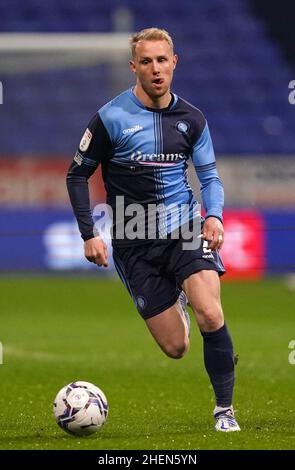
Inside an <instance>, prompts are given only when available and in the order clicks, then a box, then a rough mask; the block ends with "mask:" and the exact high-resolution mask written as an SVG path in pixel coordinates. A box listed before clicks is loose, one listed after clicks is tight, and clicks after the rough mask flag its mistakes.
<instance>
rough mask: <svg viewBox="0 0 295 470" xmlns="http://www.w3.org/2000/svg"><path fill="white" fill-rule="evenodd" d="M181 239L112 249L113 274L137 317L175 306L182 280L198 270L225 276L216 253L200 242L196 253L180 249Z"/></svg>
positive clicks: (152, 314)
mask: <svg viewBox="0 0 295 470" xmlns="http://www.w3.org/2000/svg"><path fill="white" fill-rule="evenodd" d="M182 243H183V240H182V239H181V238H180V239H178V240H171V239H170V240H152V241H150V242H147V243H145V244H137V245H136V244H135V245H134V246H128V247H117V246H116V247H114V248H113V258H114V262H115V266H116V269H117V272H118V274H119V276H120V278H121V280H122V282H123V284H124V285H125V287H126V288H127V289H128V291H129V293H130V295H131V297H132V299H133V301H134V303H135V305H136V308H137V310H138V312H139V313H140V315H141V316H142V317H143V318H144V319H145V320H146V319H148V318H151V317H153V316H155V315H158V314H159V313H161V312H163V311H164V310H166V309H167V308H169V307H171V306H172V305H174V304H175V302H176V300H177V299H178V296H179V294H180V292H181V285H182V283H183V281H184V280H185V279H186V278H187V277H189V276H190V275H191V274H193V273H196V272H198V271H202V270H213V271H217V272H218V273H219V275H222V274H224V273H225V269H224V266H223V263H222V260H221V258H220V256H219V253H218V252H217V251H213V252H211V251H208V249H207V248H206V244H205V247H204V246H203V245H204V241H203V240H202V242H201V244H200V247H199V248H198V249H196V250H183V245H182Z"/></svg>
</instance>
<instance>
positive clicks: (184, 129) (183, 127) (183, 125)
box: [176, 121, 190, 134]
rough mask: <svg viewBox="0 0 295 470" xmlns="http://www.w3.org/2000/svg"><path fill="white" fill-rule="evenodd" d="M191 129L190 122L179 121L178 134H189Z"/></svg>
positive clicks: (177, 124)
mask: <svg viewBox="0 0 295 470" xmlns="http://www.w3.org/2000/svg"><path fill="white" fill-rule="evenodd" d="M189 128H190V125H189V123H188V122H186V121H178V122H177V123H176V129H177V130H178V132H180V133H181V134H187V133H188V131H189Z"/></svg>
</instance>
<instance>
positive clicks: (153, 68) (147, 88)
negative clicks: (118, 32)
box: [130, 40, 177, 100]
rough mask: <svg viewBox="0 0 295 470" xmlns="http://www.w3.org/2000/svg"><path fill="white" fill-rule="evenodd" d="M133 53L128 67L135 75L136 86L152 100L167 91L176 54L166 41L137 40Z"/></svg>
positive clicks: (174, 65)
mask: <svg viewBox="0 0 295 470" xmlns="http://www.w3.org/2000/svg"><path fill="white" fill-rule="evenodd" d="M135 54H136V55H135V57H134V58H133V60H132V61H130V67H131V70H132V71H133V72H134V73H135V75H136V77H137V83H136V84H137V86H139V87H141V88H142V89H143V91H144V92H145V93H146V94H147V95H148V96H149V97H150V98H151V99H152V100H157V99H159V98H161V97H162V96H164V95H166V94H167V93H169V90H170V85H171V81H172V77H173V71H174V69H175V67H176V63H177V56H176V55H175V54H173V51H172V49H171V47H170V45H169V44H168V42H167V41H165V40H160V41H139V42H138V43H137V45H136V49H135Z"/></svg>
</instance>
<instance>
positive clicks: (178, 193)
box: [67, 89, 224, 244]
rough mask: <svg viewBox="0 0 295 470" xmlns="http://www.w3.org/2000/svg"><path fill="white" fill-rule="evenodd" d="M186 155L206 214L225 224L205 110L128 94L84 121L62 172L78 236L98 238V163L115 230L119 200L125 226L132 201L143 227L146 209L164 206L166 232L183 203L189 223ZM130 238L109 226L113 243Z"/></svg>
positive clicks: (191, 204) (190, 197)
mask: <svg viewBox="0 0 295 470" xmlns="http://www.w3.org/2000/svg"><path fill="white" fill-rule="evenodd" d="M190 158H191V159H192V162H193V164H194V167H195V170H196V173H197V176H198V179H199V181H200V189H201V196H202V202H203V206H204V209H205V211H206V217H209V216H214V217H217V218H219V219H220V220H221V221H222V210H223V201H224V193H223V185H222V182H221V180H220V178H219V176H218V173H217V169H216V161H215V155H214V150H213V145H212V140H211V137H210V132H209V128H208V124H207V122H206V119H205V117H204V116H203V114H202V112H201V111H200V110H199V109H197V108H195V107H194V106H193V105H191V104H190V103H188V102H186V101H185V100H183V99H182V98H180V97H179V96H177V95H176V94H174V93H173V94H172V93H171V102H170V104H169V106H168V107H167V108H164V109H153V108H148V107H146V106H144V105H143V104H142V103H141V101H140V100H139V99H138V98H137V97H136V96H135V94H134V93H133V91H132V89H129V90H126V91H124V92H123V93H122V94H120V95H119V96H117V97H116V98H114V99H113V100H112V101H110V102H108V103H107V104H105V105H104V106H103V107H102V108H100V109H99V110H98V112H97V113H96V114H95V115H94V116H93V118H92V119H91V121H90V123H89V124H88V127H87V129H86V131H85V133H84V135H83V137H82V139H81V142H80V145H79V148H78V150H77V152H76V154H75V156H74V159H73V162H72V164H71V166H70V168H69V171H68V175H67V187H68V192H69V196H70V200H71V203H72V206H73V210H74V213H75V216H76V218H77V221H78V225H79V229H80V232H81V236H82V238H83V239H84V240H88V239H90V238H92V237H94V236H95V231H94V222H93V218H92V215H91V209H90V201H89V191H88V179H89V177H90V176H91V175H92V174H93V173H94V172H95V170H96V168H97V167H98V166H99V165H100V164H101V166H102V175H103V180H104V184H105V189H106V194H107V204H109V206H110V207H111V209H112V211H113V220H114V227H115V226H116V223H118V218H117V217H116V214H117V212H118V203H119V204H121V205H122V201H123V206H124V207H123V214H124V215H123V218H124V221H123V223H124V224H125V226H126V224H127V223H128V221H130V219H131V218H132V214H131V212H130V211H128V209H127V210H126V208H128V206H129V207H130V205H131V204H133V206H131V208H134V204H139V205H140V207H141V208H142V209H143V211H144V213H145V216H144V218H143V222H144V221H146V217H147V213H148V210H149V206H153V207H154V206H161V207H165V208H167V207H169V208H170V216H171V214H172V216H171V217H170V222H169V223H168V225H167V227H168V229H167V230H168V232H172V231H173V230H175V228H177V225H178V224H179V225H180V224H181V223H182V220H181V219H180V218H179V211H178V208H179V207H180V206H185V207H187V208H188V209H187V211H186V214H187V217H188V218H189V219H192V218H193V217H194V210H193V209H194V207H195V205H196V204H197V201H196V199H195V196H194V194H193V192H192V189H191V187H190V185H189V183H188V178H187V166H188V160H189V159H190ZM171 208H172V209H171ZM120 209H122V207H121V208H120ZM167 227H166V228H167ZM144 233H145V236H144V237H141V238H142V239H141V242H142V243H144V242H145V241H147V240H148V238H149V237H148V230H147V228H146V229H145V230H144ZM118 238H119V237H118ZM134 241H135V240H129V239H127V237H126V236H124V237H123V239H122V237H121V238H120V239H117V237H116V229H114V231H113V243H118V244H120V243H121V244H128V243H129V244H130V243H131V244H132V243H134Z"/></svg>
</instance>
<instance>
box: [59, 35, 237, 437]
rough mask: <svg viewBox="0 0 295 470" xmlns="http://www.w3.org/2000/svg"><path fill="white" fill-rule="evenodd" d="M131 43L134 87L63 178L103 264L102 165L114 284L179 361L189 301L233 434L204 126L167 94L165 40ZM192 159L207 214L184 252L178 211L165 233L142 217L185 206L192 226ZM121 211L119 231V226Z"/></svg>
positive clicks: (169, 54)
mask: <svg viewBox="0 0 295 470" xmlns="http://www.w3.org/2000/svg"><path fill="white" fill-rule="evenodd" d="M130 45H131V51H132V59H131V60H130V68H131V71H132V72H133V73H134V75H135V77H136V84H135V86H134V87H133V88H132V89H129V90H126V91H124V92H123V93H122V94H120V95H119V96H117V97H115V98H114V99H113V100H112V101H110V102H109V103H107V104H105V105H104V106H103V107H102V108H100V109H99V110H98V112H97V113H96V114H95V115H94V117H93V118H92V119H91V121H90V123H89V125H88V128H87V129H86V131H85V133H84V135H83V137H82V139H81V142H80V146H79V149H78V150H77V152H76V154H75V156H74V160H73V162H72V164H71V166H70V169H69V172H68V175H67V186H68V191H69V195H70V199H71V203H72V206H73V210H74V213H75V216H76V218H77V221H78V225H79V229H80V231H81V236H82V238H83V240H84V252H85V256H86V258H87V259H88V260H89V261H90V262H93V263H96V264H97V265H98V266H107V263H108V253H107V248H106V244H105V243H104V241H103V240H102V239H101V238H100V236H99V233H96V230H95V227H94V222H93V219H92V216H91V211H90V202H89V192H88V183H87V181H88V178H89V177H90V176H91V175H92V174H93V173H94V171H95V170H96V168H97V167H98V165H99V164H101V165H102V175H103V179H104V183H105V188H106V193H107V203H108V205H109V206H110V207H111V209H112V211H113V234H112V236H113V241H112V243H113V258H114V262H115V266H116V269H117V272H118V274H119V276H120V278H121V280H122V281H123V283H124V285H125V286H126V288H127V289H128V291H129V293H130V295H131V296H132V298H133V301H134V303H135V305H136V307H137V309H138V311H139V313H140V315H141V316H142V318H143V319H144V320H145V322H146V325H147V327H148V329H149V330H150V332H151V334H152V335H153V337H154V339H155V340H156V342H157V343H158V344H159V346H160V347H161V349H162V350H163V351H164V352H165V353H166V354H167V355H168V356H169V357H171V358H175V359H178V358H181V357H182V356H183V355H184V354H185V353H186V352H187V350H188V347H189V316H188V313H187V311H186V303H187V300H188V302H189V304H190V306H191V308H192V310H193V313H194V315H195V318H196V321H197V324H198V326H199V329H200V332H201V335H202V337H203V343H204V363H205V368H206V371H207V373H208V375H209V378H210V380H211V383H212V386H213V389H214V393H215V400H216V406H215V409H214V411H213V414H214V417H215V429H216V430H217V431H222V432H228V431H239V430H240V428H239V425H238V423H237V421H236V419H235V416H234V411H233V406H232V397H233V388H234V365H235V364H234V354H233V345H232V340H231V336H230V333H229V331H228V328H227V326H226V324H225V322H224V317H223V311H222V306H221V300H220V281H219V276H220V275H221V274H223V273H224V272H225V270H224V267H223V264H222V261H221V258H220V256H219V250H220V248H221V246H222V244H223V235H224V231H223V223H222V210H223V199H224V195H223V185H222V182H221V181H220V178H219V176H218V173H217V169H216V161H215V155H214V150H213V146H212V141H211V137H210V133H209V129H208V124H207V122H206V119H205V118H204V116H203V114H202V113H201V111H200V110H199V109H197V108H195V107H194V106H193V105H191V104H190V103H188V102H186V101H184V100H183V99H182V98H180V97H179V96H177V95H176V94H175V93H172V92H171V91H170V86H171V82H172V77H173V72H174V70H175V67H176V64H177V55H176V54H174V48H173V42H172V39H171V37H170V35H169V34H168V33H167V32H166V31H165V30H161V29H157V28H149V29H145V30H143V31H140V32H139V33H137V34H134V35H133V36H132V37H131V39H130ZM189 158H191V160H192V162H193V165H194V168H195V171H196V173H197V176H198V179H199V181H200V187H201V195H202V201H203V205H204V209H205V211H206V213H205V219H203V218H202V223H201V230H202V233H201V234H200V235H199V238H198V240H199V247H197V246H196V244H195V245H194V247H193V245H192V248H190V249H185V248H184V239H186V236H185V235H184V234H183V233H182V232H181V230H179V232H180V234H179V236H178V238H175V233H177V229H181V227H182V225H183V220H182V219H181V218H180V219H181V220H180V221H179V217H178V215H179V213H177V210H176V209H175V210H174V212H173V210H172V215H171V214H170V215H171V218H170V222H169V223H168V222H167V221H166V224H164V225H165V230H166V231H165V230H164V236H163V227H162V225H163V224H162V222H163V218H161V214H162V215H163V212H164V213H165V211H163V210H162V212H161V210H160V211H159V213H158V215H157V212H156V216H155V217H154V219H153V222H155V223H156V229H155V231H154V232H153V231H152V233H153V236H151V230H150V227H147V225H148V223H149V220H148V221H147V215H148V213H149V207H150V206H153V207H154V206H156V207H157V206H160V205H161V207H162V208H163V207H166V208H168V207H170V208H171V206H172V207H174V208H177V207H180V206H183V205H184V206H186V207H187V211H186V218H185V222H188V223H189V224H190V225H189V226H191V223H192V222H194V220H195V219H197V218H198V213H197V212H196V210H195V207H196V200H195V197H194V195H193V192H192V190H191V188H190V186H189V183H188V180H187V171H186V170H187V161H188V159H189ZM131 204H133V205H132V206H131ZM134 204H136V206H134ZM122 207H123V215H124V219H123V232H122V230H121V229H122V227H121V228H120V227H119V225H120V224H121V222H122V220H121V219H122V218H121V219H120V217H121V216H120V214H122ZM134 207H136V208H138V207H140V208H142V211H143V212H142V213H143V216H142V217H141V219H140V218H138V219H137V225H138V224H139V225H140V224H141V225H142V230H141V231H139V232H140V235H139V236H137V237H134V230H133V231H132V230H131V231H130V224H131V225H132V215H133V213H134ZM136 210H137V209H136ZM119 213H120V214H119ZM118 214H119V215H118ZM159 214H160V216H159ZM161 221H162V222H161ZM146 222H148V223H147V225H146ZM184 225H185V224H184ZM186 226H187V225H186ZM133 228H134V226H133ZM137 228H138V227H137ZM130 233H131V235H130ZM132 233H133V235H132ZM154 235H155V236H154ZM195 238H196V237H195Z"/></svg>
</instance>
